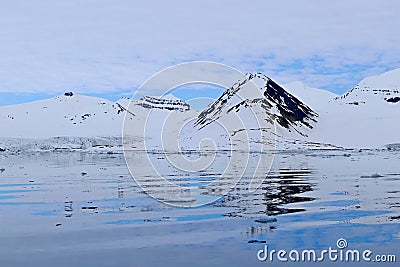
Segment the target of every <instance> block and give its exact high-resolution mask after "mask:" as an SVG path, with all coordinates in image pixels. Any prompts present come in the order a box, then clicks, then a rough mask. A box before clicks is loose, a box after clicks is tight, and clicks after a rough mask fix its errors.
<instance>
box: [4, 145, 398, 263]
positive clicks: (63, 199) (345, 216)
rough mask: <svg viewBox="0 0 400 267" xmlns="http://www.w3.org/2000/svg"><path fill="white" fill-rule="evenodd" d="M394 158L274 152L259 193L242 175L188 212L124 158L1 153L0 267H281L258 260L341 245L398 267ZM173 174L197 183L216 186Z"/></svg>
mask: <svg viewBox="0 0 400 267" xmlns="http://www.w3.org/2000/svg"><path fill="white" fill-rule="evenodd" d="M217 157H226V155H224V154H223V153H222V154H219V155H218V156H217ZM160 160H161V158H160ZM399 162H400V153H398V152H395V151H391V152H387V151H361V152H359V151H345V152H344V151H330V152H323V151H322V152H321V151H308V152H296V153H289V152H285V153H277V154H276V155H275V160H274V163H273V166H272V169H271V170H266V171H265V177H266V179H265V181H264V182H263V184H262V186H261V187H260V188H259V189H258V190H257V191H256V192H249V191H248V190H246V186H247V184H248V181H247V180H246V179H243V180H241V181H240V182H239V183H238V185H237V187H236V188H235V189H233V190H232V191H231V192H230V193H229V194H228V195H226V196H225V197H223V198H220V199H219V200H218V201H216V202H214V203H212V204H209V205H206V206H201V207H197V208H186V209H183V208H177V207H172V206H168V205H165V204H163V203H161V202H158V201H156V200H154V199H152V198H151V197H149V196H148V195H147V194H146V193H144V192H143V191H142V189H141V188H140V187H138V186H137V185H136V184H135V182H134V181H133V179H132V178H131V176H130V174H129V171H128V169H127V167H126V164H125V160H124V157H123V155H121V154H112V155H108V154H88V153H78V152H74V153H61V152H60V153H32V154H14V155H12V154H2V155H0V170H1V171H0V214H1V215H0V229H1V230H0V266H188V265H190V266H258V265H260V266H261V265H264V266H265V265H270V266H275V265H277V266H279V265H281V264H285V263H281V262H279V261H278V260H277V259H274V260H273V261H272V262H271V261H268V260H267V261H266V262H261V261H259V260H258V259H257V252H258V251H259V250H261V249H264V248H265V246H266V245H267V246H268V249H270V250H271V249H275V250H280V249H283V250H287V251H290V250H293V249H296V250H304V249H314V250H323V249H327V248H328V247H332V248H335V249H337V244H336V242H337V240H338V239H341V238H342V239H345V240H346V241H347V244H348V246H347V248H346V249H358V250H360V251H364V250H366V249H369V250H371V251H372V252H373V255H374V256H375V255H378V254H382V255H395V256H396V257H397V263H377V262H370V263H369V265H383V266H398V262H399V261H400V253H399V248H400V165H399ZM138 168H144V167H143V166H138ZM174 175H175V176H174V177H175V178H173V179H177V180H179V182H181V183H184V184H186V185H190V186H200V187H201V186H204V185H206V184H207V182H209V181H212V180H214V179H215V173H207V172H202V173H193V174H191V175H190V176H185V177H180V176H176V174H174ZM154 186H156V185H154ZM287 264H290V266H292V265H294V266H295V265H300V266H302V265H305V266H308V265H310V264H311V265H321V266H342V265H343V264H344V263H343V262H340V261H336V262H333V261H329V260H324V261H323V262H318V263H308V262H303V263H301V262H296V263H286V265H285V266H287ZM356 265H360V266H364V265H365V262H364V263H362V262H361V263H356Z"/></svg>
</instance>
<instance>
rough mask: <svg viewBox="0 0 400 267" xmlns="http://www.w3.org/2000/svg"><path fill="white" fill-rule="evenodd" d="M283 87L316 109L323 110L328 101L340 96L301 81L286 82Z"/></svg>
mask: <svg viewBox="0 0 400 267" xmlns="http://www.w3.org/2000/svg"><path fill="white" fill-rule="evenodd" d="M282 87H283V88H285V90H286V91H288V92H289V93H290V94H292V95H294V96H295V97H296V98H297V99H299V100H301V101H302V102H303V103H306V104H307V105H308V106H309V107H311V108H312V109H314V110H316V111H323V110H324V108H325V106H326V103H328V102H329V101H330V100H332V99H334V98H335V97H337V96H338V95H337V94H334V93H332V92H329V91H326V90H321V89H317V88H313V87H310V86H308V85H306V84H305V83H303V82H299V81H296V82H291V83H288V84H284V85H283V86H282Z"/></svg>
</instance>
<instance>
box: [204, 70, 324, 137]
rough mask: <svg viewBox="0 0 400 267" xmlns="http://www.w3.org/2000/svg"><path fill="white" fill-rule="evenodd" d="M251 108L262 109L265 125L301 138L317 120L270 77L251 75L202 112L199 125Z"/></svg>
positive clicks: (303, 105) (313, 114) (316, 115)
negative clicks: (281, 129) (276, 127)
mask: <svg viewBox="0 0 400 267" xmlns="http://www.w3.org/2000/svg"><path fill="white" fill-rule="evenodd" d="M248 108H251V109H252V110H254V109H255V108H257V109H260V110H261V112H262V113H263V114H262V115H263V118H264V122H267V123H269V124H273V123H276V124H277V125H278V126H280V127H282V128H285V129H287V130H288V131H289V132H291V131H296V132H297V133H299V134H301V135H306V131H304V130H303V129H304V128H308V129H312V128H313V125H314V124H315V123H316V122H317V117H318V114H317V113H315V112H314V111H313V110H312V109H311V108H310V107H308V106H307V105H306V104H305V103H303V102H301V101H300V100H298V99H297V98H296V97H294V96H293V95H291V94H290V93H288V92H287V91H286V90H285V89H283V88H282V87H281V86H280V85H278V84H277V83H276V82H274V81H273V80H271V79H270V78H268V77H267V76H265V75H263V74H261V73H255V74H251V73H249V74H246V75H245V77H244V78H243V79H242V80H240V81H238V82H237V83H235V84H234V85H233V86H232V87H230V88H229V89H228V90H226V91H225V92H224V93H223V94H222V95H221V96H220V97H219V98H218V99H217V100H216V101H215V102H214V103H212V104H211V105H209V106H208V107H207V108H206V109H205V110H203V111H202V112H201V113H200V114H199V116H198V119H197V121H196V124H197V125H200V126H201V127H205V126H206V125H208V124H210V123H212V122H213V121H216V120H220V119H221V117H223V116H229V114H231V113H237V112H239V111H240V110H241V109H248ZM244 120H245V119H244ZM253 127H257V126H256V125H255V126H253ZM258 127H262V124H261V125H260V126H258Z"/></svg>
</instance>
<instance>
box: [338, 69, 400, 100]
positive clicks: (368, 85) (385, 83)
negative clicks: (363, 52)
mask: <svg viewBox="0 0 400 267" xmlns="http://www.w3.org/2000/svg"><path fill="white" fill-rule="evenodd" d="M334 101H337V102H339V103H342V104H350V105H356V106H358V105H364V104H367V103H369V104H371V105H374V106H375V105H384V104H387V103H389V104H395V103H399V104H400V69H396V70H392V71H389V72H386V73H384V74H381V75H378V76H372V77H368V78H365V79H364V80H362V81H361V82H360V83H358V84H357V85H356V86H355V87H354V88H352V89H351V90H349V91H348V92H346V93H345V94H343V95H341V96H338V97H336V98H335V99H334Z"/></svg>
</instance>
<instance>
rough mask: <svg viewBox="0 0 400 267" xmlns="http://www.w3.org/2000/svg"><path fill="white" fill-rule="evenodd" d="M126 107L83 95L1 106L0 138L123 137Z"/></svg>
mask: <svg viewBox="0 0 400 267" xmlns="http://www.w3.org/2000/svg"><path fill="white" fill-rule="evenodd" d="M123 118H124V112H123V110H122V109H121V108H120V107H119V106H118V105H116V103H113V102H110V101H108V100H105V99H102V98H97V97H89V96H83V95H75V94H72V95H70V94H68V93H66V94H65V95H59V96H56V97H54V98H51V99H46V100H40V101H34V102H31V103H26V104H20V105H12V106H3V107H0V125H2V127H1V131H0V137H14V138H50V137H56V136H76V137H78V136H79V137H92V136H120V135H121V124H122V121H123Z"/></svg>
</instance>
